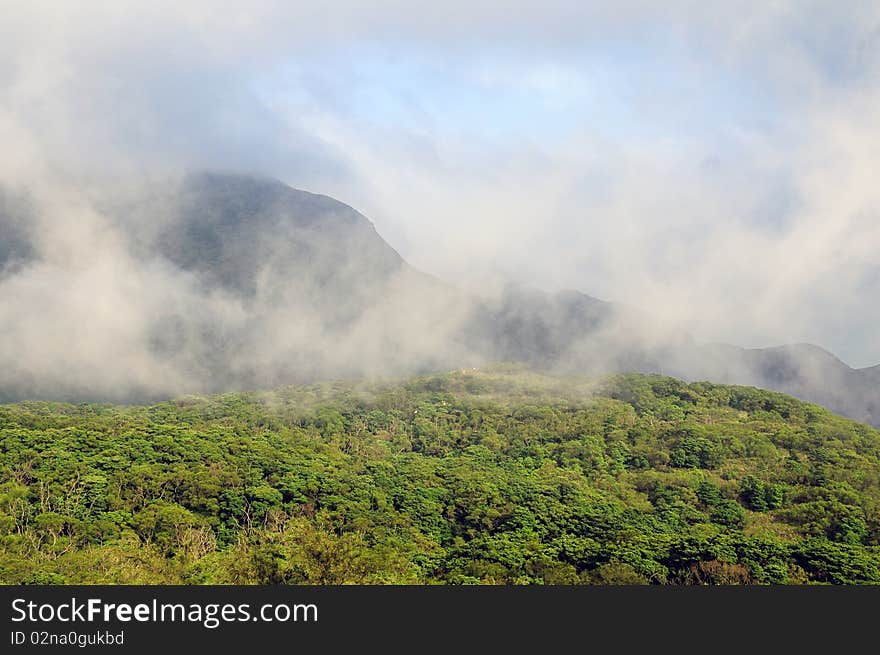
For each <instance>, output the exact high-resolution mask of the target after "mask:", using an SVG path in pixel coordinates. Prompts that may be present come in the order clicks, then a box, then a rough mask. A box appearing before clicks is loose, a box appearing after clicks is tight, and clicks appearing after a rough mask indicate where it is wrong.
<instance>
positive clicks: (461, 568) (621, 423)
mask: <svg viewBox="0 0 880 655" xmlns="http://www.w3.org/2000/svg"><path fill="white" fill-rule="evenodd" d="M0 445H2V447H0V494H2V495H0V502H2V503H3V504H2V505H0V508H2V510H0V583H5V584H18V583H23V582H29V583H34V582H36V583H43V584H45V583H68V584H70V583H84V584H91V583H103V584H107V583H138V584H158V583H166V584H178V583H220V584H226V583H235V584H254V583H262V584H342V583H370V584H388V583H394V584H399V583H410V584H413V583H414V584H422V583H445V584H473V583H480V584H647V583H652V584H779V583H785V584H802V583H834V584H859V583H874V584H877V583H880V487H878V485H877V480H878V479H880V432H878V431H877V430H873V429H871V428H869V427H867V426H865V425H861V424H857V423H855V422H853V421H849V420H846V419H842V418H840V417H836V416H833V415H832V414H830V413H829V412H828V411H826V410H824V409H822V408H820V407H817V406H815V405H808V404H805V403H801V402H798V401H797V400H794V399H793V398H790V397H787V396H783V395H781V394H777V393H773V392H768V391H761V390H758V389H753V388H746V387H730V386H719V385H713V384H707V383H697V384H685V383H683V382H680V381H678V380H675V379H671V378H664V377H659V376H642V375H633V374H630V375H624V376H615V377H612V378H607V379H602V380H590V379H585V378H558V377H546V376H538V375H535V374H533V373H528V372H525V371H518V372H511V371H509V370H508V371H507V372H501V371H497V370H489V371H482V370H481V371H470V370H468V371H466V372H454V373H450V374H445V375H431V376H427V377H422V378H417V379H409V380H405V381H399V382H394V383H382V384H376V383H372V384H369V385H356V384H349V383H340V382H336V383H326V384H321V385H314V386H309V387H287V388H283V389H279V390H277V391H274V392H259V393H248V394H225V395H222V396H214V397H209V398H198V397H188V398H181V399H179V400H177V401H173V402H165V403H161V404H158V405H154V406H150V407H112V406H106V405H81V406H72V405H62V404H50V403H23V404H20V405H5V406H0ZM71 471H76V472H77V475H72V474H71Z"/></svg>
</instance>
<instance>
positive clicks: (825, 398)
mask: <svg viewBox="0 0 880 655" xmlns="http://www.w3.org/2000/svg"><path fill="white" fill-rule="evenodd" d="M37 207H38V205H37V204H36V203H34V202H32V201H31V200H30V199H29V198H28V197H27V195H26V194H22V193H18V194H13V193H9V192H6V193H0V230H2V232H0V234H2V239H0V295H3V294H6V295H7V297H11V296H13V295H15V297H22V294H26V293H29V292H30V291H31V289H32V288H33V287H34V282H33V280H32V279H31V278H33V279H36V280H38V281H39V282H40V286H39V287H38V288H40V289H41V290H42V291H43V293H44V297H43V298H41V300H40V302H38V303H35V306H34V307H33V308H28V307H25V306H22V307H21V308H17V310H16V311H8V312H7V313H6V314H4V313H3V311H2V307H0V330H2V332H3V333H4V334H5V335H6V337H7V338H6V340H5V342H2V343H0V400H3V399H5V400H16V399H20V398H58V399H66V400H93V399H96V398H100V399H106V400H115V401H120V402H136V401H142V400H150V399H159V398H163V397H168V396H170V395H175V394H180V393H187V392H221V391H229V390H236V389H246V388H260V387H269V386H277V385H280V384H285V383H293V382H308V381H312V380H315V379H328V378H334V377H335V378H338V377H364V376H375V375H404V374H412V373H420V372H428V371H436V370H443V369H449V368H456V367H474V366H481V365H484V364H485V363H486V362H490V361H519V362H525V363H527V364H529V365H530V366H531V367H533V368H536V369H542V370H545V371H550V372H561V373H578V374H585V373H589V374H597V373H603V372H609V371H637V372H643V373H663V374H667V375H674V376H677V377H680V378H682V379H685V380H711V381H716V382H724V383H733V384H746V385H753V386H758V387H763V388H767V389H773V390H779V391H783V392H786V393H789V394H791V395H793V396H795V397H798V398H801V399H804V400H809V401H813V402H817V403H821V404H823V405H825V406H826V407H829V408H830V409H832V410H833V411H836V412H839V413H841V414H843V415H845V416H849V417H852V418H854V419H857V420H860V421H865V422H868V423H872V424H874V425H880V367H874V368H871V369H862V370H855V369H852V368H850V367H849V366H847V365H846V364H845V363H843V362H842V361H840V360H839V359H837V358H836V357H834V356H833V355H832V354H830V353H828V352H827V351H825V350H822V349H821V348H818V347H816V346H811V345H806V344H798V345H790V346H781V347H778V348H767V349H744V348H739V347H736V346H731V345H724V344H703V343H698V342H696V341H694V340H693V339H692V338H691V337H690V336H689V335H687V334H685V333H680V332H674V331H663V330H661V329H660V328H659V327H658V326H657V325H656V321H653V320H652V318H651V317H650V316H647V315H644V314H643V313H641V312H639V311H638V310H637V309H633V308H628V307H624V306H621V305H619V304H616V303H611V302H606V301H603V300H599V299H596V298H592V297H590V296H587V295H585V294H582V293H580V292H577V291H563V292H558V293H547V292H544V291H540V290H536V289H527V288H521V287H508V288H506V289H503V290H501V291H500V292H497V293H491V294H487V295H486V296H485V297H479V296H473V295H470V294H467V293H464V292H463V291H461V290H459V289H457V288H455V287H453V286H451V285H448V284H445V283H443V282H442V281H440V280H437V279H435V278H433V277H431V276H429V275H426V274H424V273H422V272H420V271H417V270H415V269H413V268H412V267H411V266H409V265H408V264H407V263H406V262H405V261H404V260H403V259H402V258H401V257H400V255H399V254H398V253H397V252H396V251H395V250H394V249H393V248H392V247H391V246H389V245H388V244H387V243H386V242H385V241H384V240H383V239H382V238H381V236H380V235H379V234H378V233H377V232H376V229H375V227H374V226H373V224H372V223H371V222H370V221H369V220H368V219H367V218H366V217H365V216H363V215H362V214H360V213H359V212H357V211H356V210H354V209H353V208H351V207H349V206H348V205H345V204H343V203H341V202H339V201H337V200H334V199H333V198H330V197H327V196H323V195H318V194H313V193H308V192H306V191H300V190H297V189H293V188H291V187H289V186H287V185H285V184H283V183H281V182H279V181H276V180H272V179H267V178H262V177H256V176H249V175H236V174H219V173H199V174H192V175H187V176H184V177H182V178H178V179H173V180H163V181H161V182H152V183H150V184H146V185H144V186H143V187H142V188H138V189H137V190H136V191H135V192H132V193H118V194H113V193H108V194H106V195H105V196H101V195H100V194H98V197H97V198H96V199H95V200H94V213H95V214H96V215H97V216H99V217H100V219H101V222H99V223H98V228H93V229H92V231H91V232H85V235H86V236H85V237H83V238H80V239H79V240H74V242H75V243H77V244H80V243H81V244H86V245H85V246H80V247H83V248H86V249H87V248H88V247H89V244H90V243H91V240H93V239H94V238H95V237H94V234H95V233H99V234H102V233H108V232H109V233H112V236H113V238H112V239H109V240H108V241H107V243H106V244H102V246H101V249H100V252H88V251H86V252H80V253H78V255H77V256H76V257H73V258H68V259H72V261H73V262H74V264H73V265H72V268H71V264H70V263H69V261H65V262H64V263H63V264H59V263H57V262H55V261H53V260H52V259H51V258H52V257H53V256H54V253H55V252H56V251H58V250H62V251H63V248H61V249H59V248H57V247H56V248H55V249H54V250H53V249H52V248H47V247H46V246H45V244H44V243H42V241H41V240H40V239H37V238H36V234H35V233H36V230H35V229H34V227H33V225H34V217H35V216H36V214H37V212H38V209H37ZM65 229H67V230H70V229H72V228H69V227H66V228H65ZM59 232H60V233H61V231H59ZM65 247H66V246H65ZM101 258H103V259H105V260H108V261H109V264H107V262H104V265H105V268H107V269H109V270H111V271H113V273H114V275H116V276H117V278H113V279H109V280H108V279H107V278H106V276H104V277H103V278H100V279H101V283H102V284H104V283H105V282H106V286H108V287H109V289H107V290H105V289H101V290H100V291H98V290H96V291H95V294H94V296H95V297H94V298H91V297H86V298H78V297H77V302H80V303H85V305H86V306H85V310H86V311H85V312H81V314H82V313H84V314H85V316H86V320H87V321H93V318H92V315H93V312H92V311H91V307H90V306H89V304H90V303H92V302H94V303H96V304H98V305H99V306H102V307H104V306H106V305H107V304H108V303H109V302H110V301H109V300H107V298H113V299H114V301H115V302H126V303H130V304H129V305H128V306H127V309H126V310H124V311H123V310H119V312H120V313H123V314H131V315H132V316H133V317H134V318H129V317H127V316H125V317H121V318H120V317H113V318H109V319H108V318H107V317H106V313H107V310H106V309H103V310H100V311H96V312H94V314H95V315H97V316H102V315H103V316H104V319H102V320H103V321H104V323H100V322H96V323H95V330H91V329H89V330H86V332H85V334H84V336H82V337H77V338H78V339H79V340H74V339H73V337H71V344H70V345H69V346H68V345H67V344H66V342H65V346H64V347H61V348H59V349H58V352H54V353H52V355H51V357H50V356H46V355H38V354H37V353H39V351H40V350H41V349H42V348H43V347H44V346H45V345H46V343H45V341H43V342H41V343H37V344H34V343H31V341H30V339H29V337H28V335H29V334H32V332H33V330H25V329H24V328H21V329H19V330H17V331H16V327H18V326H19V323H21V322H22V321H23V320H24V319H31V320H36V321H37V322H38V324H39V317H37V316H36V314H37V313H39V312H45V311H46V310H47V307H48V308H49V309H50V310H51V309H53V308H56V307H60V308H61V309H60V310H58V311H59V312H60V314H59V315H58V318H56V319H55V321H56V322H57V323H58V324H59V329H60V327H61V326H62V325H64V324H65V323H72V324H73V325H78V324H81V323H82V319H81V318H80V319H79V320H68V319H67V317H66V314H64V308H65V307H67V305H68V304H69V303H71V302H72V301H71V300H70V296H71V295H75V294H72V291H79V292H81V293H82V292H87V291H88V288H86V289H83V288H82V287H84V286H85V287H88V285H90V284H94V280H95V279H96V278H97V274H95V275H85V276H84V277H85V279H86V280H87V281H86V282H82V283H80V282H75V283H74V282H71V279H74V280H75V279H76V278H71V276H72V275H77V274H82V271H84V270H85V271H88V270H89V268H88V267H89V265H90V263H91V260H92V259H95V260H98V261H99V263H100V260H101ZM65 267H67V268H65ZM26 273H28V274H29V277H28V276H26V275H25V274H26ZM22 279H27V280H28V284H27V285H24V284H23V285H21V287H22V288H19V287H16V286H12V285H11V283H12V282H15V281H16V280H22ZM65 285H67V287H68V289H69V290H68V292H67V295H64V294H63V293H62V292H61V291H55V289H62V288H64V287H65ZM22 289H24V290H22ZM102 311H103V314H102ZM94 320H97V319H94ZM105 323H109V325H110V326H111V327H112V328H113V330H111V331H109V332H107V331H106V330H98V328H101V327H103V326H104V324H105ZM88 327H89V328H91V325H89V326H88ZM92 333H94V334H99V333H100V335H101V336H95V337H91V336H90V335H91V334H92ZM52 334H53V338H56V337H65V336H66V334H67V332H66V331H63V330H62V331H58V330H57V329H56V330H55V331H54V332H53V333H52ZM10 335H12V337H10ZM16 336H17V338H18V341H16V340H15V338H14V337H16ZM83 339H85V340H86V341H85V342H84V341H83ZM90 339H93V340H94V342H92V341H90ZM4 344H5V347H6V350H4ZM83 346H87V347H83ZM111 353H112V354H111Z"/></svg>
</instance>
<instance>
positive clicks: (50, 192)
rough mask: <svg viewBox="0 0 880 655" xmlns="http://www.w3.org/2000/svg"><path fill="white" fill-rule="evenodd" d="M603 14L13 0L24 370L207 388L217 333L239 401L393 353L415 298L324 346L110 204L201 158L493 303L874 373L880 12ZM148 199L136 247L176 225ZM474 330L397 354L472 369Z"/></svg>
mask: <svg viewBox="0 0 880 655" xmlns="http://www.w3.org/2000/svg"><path fill="white" fill-rule="evenodd" d="M582 5H583V3H573V2H551V3H531V2H521V3H516V4H515V6H512V5H511V4H510V3H491V2H489V3H476V4H475V3H472V2H471V3H444V4H443V5H442V6H440V5H436V4H428V5H425V6H423V7H420V8H418V9H417V10H416V9H414V8H413V7H412V6H411V4H409V3H399V2H378V3H369V6H367V5H365V4H364V3H359V2H336V3H329V4H326V5H323V6H322V7H321V8H315V7H310V8H305V7H301V6H297V7H291V6H290V3H280V2H278V3H276V2H259V3H252V4H251V5H249V6H248V7H247V9H244V8H238V7H235V6H233V5H229V6H226V7H223V8H222V10H221V8H218V7H217V5H216V3H201V2H192V3H186V4H185V6H180V4H179V3H176V4H172V3H164V2H158V3H149V4H147V3H142V2H118V3H114V5H113V6H112V7H109V6H106V4H105V3H92V2H84V3H76V5H75V6H74V5H70V6H66V7H59V6H58V5H57V3H50V2H27V3H24V2H10V1H9V0H0V9H2V11H3V15H4V20H3V21H2V23H0V144H2V148H3V156H2V157H0V185H2V187H3V189H4V198H7V199H9V200H8V202H10V203H18V204H19V205H20V204H22V203H24V204H25V205H27V207H26V211H25V210H21V211H17V213H16V215H18V216H21V215H24V216H27V217H28V218H27V219H26V220H25V221H24V222H22V221H21V220H19V221H18V222H17V224H16V225H15V226H13V224H12V222H11V221H9V222H8V223H7V224H0V227H2V229H3V230H4V233H3V234H2V235H0V240H2V241H3V242H4V243H13V242H14V239H17V240H18V241H22V240H23V241H22V242H26V243H27V244H29V245H28V247H29V248H32V249H33V250H34V252H35V253H36V254H37V255H38V257H37V258H36V260H34V261H37V262H38V263H32V264H30V265H27V266H20V265H19V264H16V263H15V261H14V260H12V259H10V260H9V262H10V263H9V264H7V267H6V268H5V269H4V270H3V271H2V274H0V303H2V304H0V334H2V340H0V362H2V363H3V365H4V368H5V371H6V372H5V373H4V376H6V377H7V378H9V379H15V380H17V381H19V383H22V384H24V386H25V388H29V389H31V390H32V392H33V394H34V395H40V394H44V393H45V392H46V388H45V384H43V381H45V380H51V381H52V384H56V385H62V387H63V388H64V389H65V390H66V391H67V392H69V393H71V394H75V395H80V396H82V397H88V396H89V394H90V392H91V391H94V392H95V394H97V395H102V394H104V395H106V393H107V392H108V390H113V389H119V388H122V387H125V388H131V389H134V390H136V391H137V392H139V393H140V392H142V393H143V394H145V395H157V396H159V395H163V394H166V395H167V394H177V393H185V392H187V391H191V390H199V389H203V388H205V386H206V385H205V379H206V377H208V378H209V377H210V376H211V373H212V371H211V368H210V365H207V364H205V361H206V359H205V356H204V352H203V350H204V349H209V348H210V347H211V345H210V343H208V342H206V341H205V338H204V330H206V329H207V327H205V326H210V325H213V326H216V325H218V324H219V325H222V326H224V330H226V332H224V336H223V338H225V339H227V341H229V342H232V343H236V339H240V338H241V337H240V335H241V334H244V333H248V334H259V335H261V337H262V338H261V339H249V340H247V344H248V345H247V346H241V347H240V348H239V349H238V350H237V351H236V352H237V355H236V358H237V359H236V362H235V363H234V364H233V367H235V368H237V370H238V371H239V374H240V377H239V380H240V381H241V384H247V383H281V382H283V381H285V380H284V375H283V374H282V369H277V368H275V364H273V362H277V360H278V359H280V358H283V357H289V358H291V359H292V360H295V359H296V353H297V352H298V349H301V346H302V344H303V343H305V342H309V343H310V344H311V346H312V347H313V349H314V350H316V351H318V350H321V349H322V348H323V349H324V351H325V352H326V353H327V359H328V360H332V361H333V366H332V367H329V366H328V369H327V370H330V371H333V372H339V373H350V374H361V373H374V372H376V371H377V370H380V369H381V361H382V357H384V356H385V355H387V352H386V351H387V348H386V346H384V345H382V341H381V340H379V339H376V338H375V336H376V335H377V334H379V333H381V332H382V331H383V330H387V329H388V324H387V322H388V320H389V318H388V317H389V316H391V315H394V314H407V315H410V316H411V315H413V312H412V308H413V304H412V303H415V302H416V300H415V299H413V298H410V299H409V300H408V301H407V302H406V303H404V304H405V306H403V307H400V306H395V307H377V308H373V310H372V311H371V312H369V313H368V314H367V315H365V316H364V317H363V318H362V319H361V321H362V324H361V328H360V329H359V330H358V331H356V332H353V333H352V337H351V339H350V340H346V341H344V342H338V341H337V342H331V341H329V340H328V342H327V343H320V342H319V341H316V340H317V339H319V335H320V334H321V328H320V320H319V318H318V317H314V316H310V315H309V310H308V309H304V310H303V309H302V308H301V309H300V311H297V310H296V308H295V307H292V308H290V309H286V310H285V311H289V312H290V315H289V316H288V315H286V314H285V313H284V312H282V311H281V310H280V309H278V310H277V311H275V310H274V308H275V305H274V304H273V305H271V306H272V307H273V312H271V319H269V320H265V321H263V322H257V321H255V320H254V316H255V314H254V311H253V309H254V308H253V306H252V305H248V304H247V303H245V302H242V301H241V299H240V298H238V297H236V296H234V295H230V294H229V293H228V292H227V291H224V290H223V289H222V288H213V289H210V290H206V288H205V286H204V283H203V280H201V279H200V277H199V275H198V274H197V273H193V272H191V271H184V270H182V269H180V268H178V267H174V266H171V265H169V264H168V262H167V261H164V260H162V259H161V258H158V257H144V256H143V253H139V252H138V251H137V247H136V244H134V243H133V241H132V240H131V230H130V229H129V226H126V225H125V224H124V220H123V219H121V218H120V216H121V215H122V214H121V213H120V212H119V211H111V210H110V209H108V206H110V205H117V204H119V203H123V204H124V199H125V198H126V197H127V196H129V195H134V196H136V195H138V194H140V193H142V192H143V190H144V189H145V188H155V186H156V185H157V184H158V185H161V183H162V182H161V181H162V180H166V179H178V178H179V176H180V175H182V174H183V173H185V172H187V171H190V170H203V169H216V170H224V171H244V172H253V173H258V174H263V175H269V176H272V177H276V178H279V179H281V180H283V181H284V182H287V183H289V184H291V185H293V186H295V187H299V188H305V189H309V190H312V191H316V192H320V193H326V194H328V195H331V196H333V197H336V198H339V199H341V200H343V201H345V202H347V203H349V204H351V205H353V206H355V207H357V208H358V209H359V210H361V211H363V212H364V213H365V214H366V215H367V216H369V217H370V218H371V219H372V220H373V221H374V222H375V225H376V228H377V229H378V231H379V233H380V234H381V235H382V236H384V237H385V238H386V240H387V241H389V243H391V245H392V246H394V247H395V248H396V249H397V250H398V251H399V252H400V253H401V255H402V256H403V257H404V259H406V260H407V261H409V262H410V263H412V264H413V265H414V266H415V267H417V268H420V269H423V270H425V271H427V272H429V273H432V274H436V275H437V276H439V277H441V278H444V279H446V280H449V281H450V282H453V283H455V284H456V285H459V286H460V287H462V288H464V289H466V290H468V291H469V292H472V293H474V294H475V295H482V296H491V295H492V294H493V291H494V290H495V289H497V288H502V287H504V286H505V285H506V284H507V283H508V282H509V281H513V282H516V283H519V284H524V285H528V286H534V287H539V288H544V289H548V290H556V289H579V290H581V291H583V292H585V293H589V294H593V295H596V296H599V297H602V298H606V299H610V300H616V301H620V302H623V303H625V304H627V305H630V306H633V307H638V308H640V309H641V310H642V311H643V312H644V313H645V314H646V315H649V316H652V317H653V318H652V321H653V322H656V323H658V324H663V325H664V326H670V329H671V328H672V327H678V328H682V329H685V330H687V331H688V332H690V333H692V334H693V335H695V336H696V337H697V338H699V339H701V340H706V341H727V342H731V343H737V344H740V345H745V346H764V345H772V344H778V343H787V342H800V341H811V342H816V343H819V344H821V345H823V346H825V347H828V348H829V349H831V350H833V351H834V352H835V353H837V354H838V355H840V356H841V357H843V358H844V359H845V360H846V361H847V362H849V363H850V364H853V365H856V366H868V365H871V364H876V363H877V362H880V332H878V331H877V330H876V325H878V324H880V303H876V302H873V300H874V298H876V297H877V296H878V291H880V265H878V263H877V257H876V253H877V252H878V251H880V221H878V209H880V195H878V194H880V191H878V190H877V186H876V184H875V183H874V181H873V180H872V168H873V164H874V163H875V161H876V159H877V156H878V151H880V130H878V128H877V125H878V124H880V122H878V120H877V119H878V116H877V110H876V108H877V107H878V106H880V102H878V101H880V76H878V73H880V65H878V64H880V59H878V54H877V53H878V45H880V36H878V35H880V9H878V8H877V6H876V3H870V2H852V3H844V4H843V5H841V4H839V3H838V4H836V5H830V4H827V3H815V4H814V5H812V6H809V7H805V6H804V4H803V3H800V2H797V3H796V2H790V3H788V2H781V3H772V4H771V5H768V4H767V3H762V2H754V3H745V4H742V3H739V4H738V5H737V6H736V7H733V6H731V7H725V8H717V7H714V8H711V7H708V6H705V5H704V4H702V3H691V2H673V3H666V4H665V5H664V6H663V7H662V10H661V8H660V7H656V6H655V5H654V3H643V2H622V3H620V2H616V3H610V2H609V3H599V4H598V5H596V4H595V3H593V6H592V7H584V6H582ZM147 206H148V207H152V208H153V211H147V212H142V213H139V214H137V220H138V221H140V223H141V224H142V225H143V226H146V227H145V228H144V229H147V228H149V227H150V226H151V225H159V224H161V223H162V221H163V220H164V217H165V213H166V210H167V209H168V208H167V207H163V205H162V202H161V201H160V199H158V198H157V199H155V202H153V203H152V204H149V203H148V204H147ZM19 209H20V208H19ZM148 231H149V230H148ZM25 233H27V234H26V236H27V235H29V236H27V238H24V237H23V236H22V235H23V234H25ZM16 242H17V241H16ZM260 254H261V255H263V254H264V253H260ZM399 284H401V285H403V286H405V285H406V284H407V283H406V282H400V283H399ZM264 291H265V293H266V295H265V298H267V299H268V298H270V297H271V298H275V299H276V300H277V297H278V293H279V290H278V289H272V290H268V289H267V290H264ZM397 297H398V298H401V297H406V293H402V294H401V295H398V296H397ZM268 307H270V304H269V303H268V300H267V305H266V308H268ZM465 311H467V310H466V309H462V308H457V309H455V310H453V311H450V312H449V313H448V316H449V317H452V318H450V321H449V325H447V326H445V327H443V329H441V330H438V331H432V330H430V329H429V328H428V326H426V325H421V326H419V327H420V328H421V332H419V331H418V330H415V329H414V330H413V331H412V332H411V333H407V334H412V335H413V338H412V339H411V340H406V339H404V340H403V341H402V342H401V343H402V344H403V345H402V346H401V350H400V352H399V353H398V358H399V359H401V360H404V359H406V358H407V357H412V358H414V357H415V356H416V354H419V355H420V356H421V355H424V354H425V353H427V352H429V351H431V350H434V351H437V352H442V353H443V354H444V355H446V354H448V355H450V356H449V357H448V358H447V357H442V358H440V359H443V360H449V361H451V360H452V359H453V357H452V356H453V355H461V353H458V352H455V353H453V352H451V351H452V350H454V348H451V347H449V346H448V343H449V339H448V337H449V334H450V333H452V332H454V327H455V325H454V323H455V320H453V319H454V317H456V316H457V313H458V312H465ZM180 315H186V316H199V317H202V319H201V320H194V321H188V322H186V323H185V325H184V326H183V327H181V328H180V330H179V334H178V335H177V337H176V338H177V339H178V342H177V344H178V345H177V346H175V348H176V350H174V351H173V353H174V356H173V357H172V356H170V355H169V356H167V357H157V356H156V348H157V347H158V346H157V345H156V344H157V341H156V339H157V337H156V329H157V328H156V324H157V321H159V322H160V323H161V322H162V321H163V320H165V321H171V320H172V319H173V316H180ZM262 316H264V317H265V316H268V314H266V313H265V312H264V313H263V314H262ZM157 317H158V318H157ZM425 320H428V319H427V318H426V319H425ZM434 322H435V321H433V320H431V321H428V323H430V324H433V323H434ZM163 334H164V333H163ZM417 334H420V335H421V336H419V338H416V335H417ZM214 336H216V335H214ZM166 337H167V335H166ZM163 338H164V337H163ZM159 341H160V342H161V343H160V345H162V344H164V346H163V347H169V348H170V346H168V344H167V343H165V342H164V341H162V339H159ZM180 344H186V347H184V346H182V345H180ZM200 349H201V350H200ZM380 351H381V352H380ZM169 352H170V351H169ZM368 354H369V356H368ZM108 361H112V362H113V363H114V365H113V366H108V365H107V362H108ZM352 361H360V362H361V363H362V364H363V365H361V366H353V367H350V370H348V371H346V370H344V369H345V366H344V364H345V362H352ZM313 365H315V364H313ZM315 366H317V365H315ZM255 370H274V371H275V372H276V374H273V375H269V376H268V377H264V378H260V377H259V376H258V375H256V374H255V373H254V371H255ZM28 385H29V386H28Z"/></svg>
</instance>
